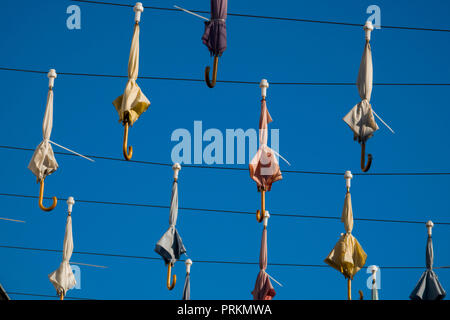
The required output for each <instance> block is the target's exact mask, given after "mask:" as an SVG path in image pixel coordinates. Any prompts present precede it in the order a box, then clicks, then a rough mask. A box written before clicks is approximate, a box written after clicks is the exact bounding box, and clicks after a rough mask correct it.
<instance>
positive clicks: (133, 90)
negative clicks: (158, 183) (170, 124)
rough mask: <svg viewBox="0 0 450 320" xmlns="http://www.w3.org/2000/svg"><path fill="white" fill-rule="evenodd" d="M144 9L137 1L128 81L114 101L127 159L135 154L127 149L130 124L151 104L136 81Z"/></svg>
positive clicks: (131, 149) (124, 153)
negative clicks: (122, 132)
mask: <svg viewBox="0 0 450 320" xmlns="http://www.w3.org/2000/svg"><path fill="white" fill-rule="evenodd" d="M143 11H144V7H143V6H142V3H140V2H137V3H136V5H135V6H134V12H135V22H136V23H135V25H134V33H133V40H132V41H131V50H130V57H129V59H128V82H127V85H126V87H125V91H124V93H123V95H121V96H120V97H118V98H117V99H116V100H114V101H113V105H114V107H115V108H116V110H117V112H118V113H119V121H120V122H122V123H123V125H124V136H123V155H124V157H125V159H126V160H130V159H131V157H132V156H133V147H132V146H130V147H129V148H128V151H127V143H128V126H133V124H134V122H135V121H136V120H137V119H138V118H139V117H140V115H141V114H142V113H143V112H145V111H146V110H147V108H148V107H149V106H150V101H149V100H148V99H147V97H146V96H145V95H144V93H143V92H142V91H141V88H139V86H138V84H137V83H136V80H137V78H138V73H139V33H140V27H139V22H140V20H141V13H142V12H143Z"/></svg>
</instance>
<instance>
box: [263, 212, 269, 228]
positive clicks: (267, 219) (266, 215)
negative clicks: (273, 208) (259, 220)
mask: <svg viewBox="0 0 450 320" xmlns="http://www.w3.org/2000/svg"><path fill="white" fill-rule="evenodd" d="M269 218H270V214H269V211H267V210H266V211H264V218H263V221H264V227H267V222H268V221H269Z"/></svg>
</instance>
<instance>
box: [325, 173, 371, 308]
mask: <svg viewBox="0 0 450 320" xmlns="http://www.w3.org/2000/svg"><path fill="white" fill-rule="evenodd" d="M351 178H352V174H351V172H350V171H346V172H345V179H346V184H347V194H346V195H345V202H344V209H343V211H342V218H341V221H342V222H343V223H344V227H345V231H346V233H345V234H341V237H340V238H339V240H338V242H337V243H336V245H335V246H334V248H333V250H331V252H330V254H329V255H328V256H327V258H326V259H325V262H326V263H327V264H328V265H330V266H331V267H333V268H335V269H336V270H338V271H339V272H340V273H342V274H343V275H344V277H345V278H346V279H347V286H348V287H347V294H348V300H351V298H352V295H351V281H352V280H353V277H354V276H355V274H356V273H357V272H358V271H359V270H361V268H362V267H363V266H364V264H365V263H366V258H367V254H366V253H365V252H364V250H363V249H362V247H361V245H360V244H359V242H358V240H356V238H355V237H354V236H353V235H352V233H351V232H352V229H353V210H352V200H351V196H350V179H351Z"/></svg>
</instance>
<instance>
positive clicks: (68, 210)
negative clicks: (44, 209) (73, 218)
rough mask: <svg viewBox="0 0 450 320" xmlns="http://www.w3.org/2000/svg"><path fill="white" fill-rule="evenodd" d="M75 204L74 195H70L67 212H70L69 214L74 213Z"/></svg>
mask: <svg viewBox="0 0 450 320" xmlns="http://www.w3.org/2000/svg"><path fill="white" fill-rule="evenodd" d="M74 204H75V200H74V199H73V197H69V198H67V206H68V208H67V212H69V215H70V214H71V213H72V207H73V205H74Z"/></svg>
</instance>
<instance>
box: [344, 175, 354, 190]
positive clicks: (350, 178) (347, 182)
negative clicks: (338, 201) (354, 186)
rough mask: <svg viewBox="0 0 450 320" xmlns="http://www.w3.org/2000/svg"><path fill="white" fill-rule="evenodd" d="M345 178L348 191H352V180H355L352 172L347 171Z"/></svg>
mask: <svg viewBox="0 0 450 320" xmlns="http://www.w3.org/2000/svg"><path fill="white" fill-rule="evenodd" d="M344 178H345V184H346V186H347V189H349V190H350V180H352V179H353V175H352V172H351V171H350V170H347V171H345V174H344Z"/></svg>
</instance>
